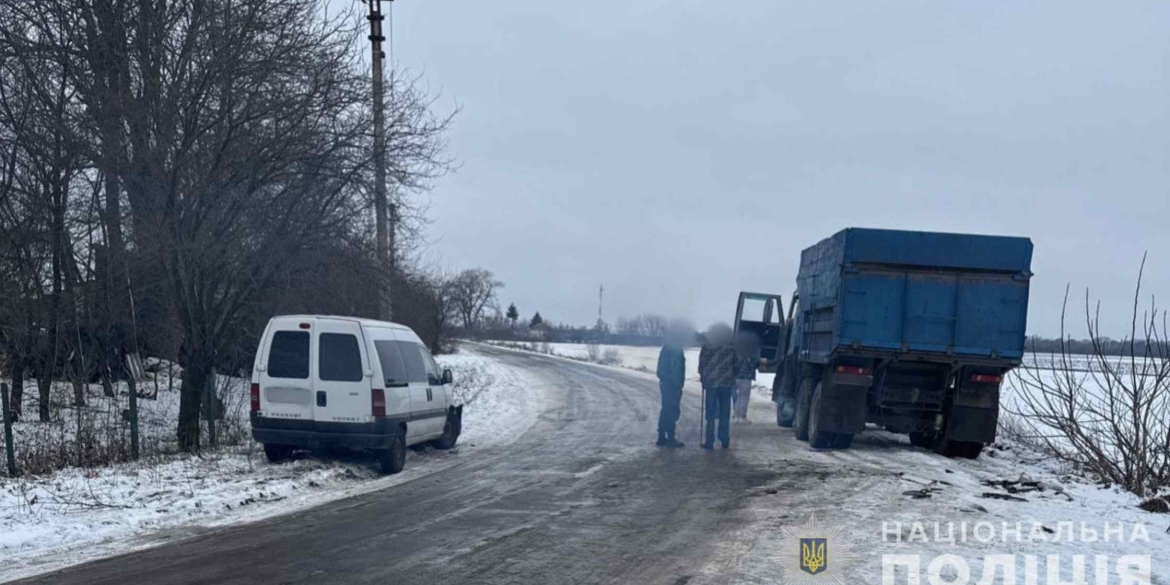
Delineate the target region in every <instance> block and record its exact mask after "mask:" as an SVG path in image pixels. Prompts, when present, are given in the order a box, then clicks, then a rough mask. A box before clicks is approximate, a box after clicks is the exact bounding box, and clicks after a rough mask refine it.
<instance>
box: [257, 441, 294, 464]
mask: <svg viewBox="0 0 1170 585" xmlns="http://www.w3.org/2000/svg"><path fill="white" fill-rule="evenodd" d="M292 450H293V449H292V445H277V444H276V443H264V456H265V457H267V458H268V462H269V463H280V462H281V461H284V460H285V459H288V458H289V457H291V456H292Z"/></svg>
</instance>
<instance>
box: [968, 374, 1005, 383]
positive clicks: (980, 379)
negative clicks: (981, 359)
mask: <svg viewBox="0 0 1170 585" xmlns="http://www.w3.org/2000/svg"><path fill="white" fill-rule="evenodd" d="M971 381H972V382H975V383H976V384H999V383H1000V382H1003V376H993V375H990V374H975V375H974V376H971Z"/></svg>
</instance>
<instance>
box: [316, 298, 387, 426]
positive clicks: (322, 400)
mask: <svg viewBox="0 0 1170 585" xmlns="http://www.w3.org/2000/svg"><path fill="white" fill-rule="evenodd" d="M314 335H315V337H316V341H317V343H316V347H317V369H316V373H315V375H314V377H313V386H314V387H313V405H314V412H315V418H316V420H317V422H319V423H322V422H325V423H329V422H340V423H357V422H370V421H372V420H373V410H372V407H371V404H370V377H369V376H368V375H367V374H368V373H369V371H370V367H369V365H368V364H369V363H370V362H369V357H368V356H367V355H366V344H365V343H364V342H363V338H362V330H361V325H360V324H359V323H358V322H356V321H346V320H342V319H319V320H318V321H317V328H316V332H315V333H314Z"/></svg>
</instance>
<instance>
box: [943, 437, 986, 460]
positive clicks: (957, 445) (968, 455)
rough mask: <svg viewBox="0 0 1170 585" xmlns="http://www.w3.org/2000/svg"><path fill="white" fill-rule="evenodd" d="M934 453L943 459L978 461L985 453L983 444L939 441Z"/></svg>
mask: <svg viewBox="0 0 1170 585" xmlns="http://www.w3.org/2000/svg"><path fill="white" fill-rule="evenodd" d="M934 452H935V453H938V454H939V455H942V456H943V457H952V458H955V457H959V458H962V459H978V458H979V455H980V454H981V453H983V443H975V442H971V441H949V440H946V439H939V441H938V443H937V444H936V445H935V447H934Z"/></svg>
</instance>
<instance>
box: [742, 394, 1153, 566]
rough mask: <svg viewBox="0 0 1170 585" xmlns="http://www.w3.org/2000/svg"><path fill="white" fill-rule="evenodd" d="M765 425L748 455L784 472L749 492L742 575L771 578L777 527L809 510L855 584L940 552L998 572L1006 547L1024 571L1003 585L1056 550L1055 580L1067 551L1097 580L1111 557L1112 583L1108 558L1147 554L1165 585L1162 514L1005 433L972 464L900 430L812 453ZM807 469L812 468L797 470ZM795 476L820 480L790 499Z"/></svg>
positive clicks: (765, 409)
mask: <svg viewBox="0 0 1170 585" xmlns="http://www.w3.org/2000/svg"><path fill="white" fill-rule="evenodd" d="M755 406H756V408H755V409H753V418H755V417H760V418H758V419H757V421H759V420H760V419H762V418H765V417H768V416H769V415H770V414H771V409H770V407H771V405H770V404H757V405H755ZM757 424H759V422H757ZM753 426H755V425H753ZM767 426H768V427H769V428H770V431H769V432H770V433H771V432H776V431H777V430H779V432H780V435H779V436H778V439H779V442H778V445H776V447H775V448H768V449H762V450H761V451H759V452H752V453H750V454H748V455H747V456H749V457H751V458H753V459H754V460H758V461H760V462H765V461H768V462H771V465H777V464H778V463H777V459H776V457H777V456H778V455H779V456H781V457H782V459H783V461H782V463H779V464H780V465H782V467H777V468H778V469H785V470H787V471H786V472H785V473H784V474H783V475H781V476H780V478H779V479H778V480H777V481H776V482H775V483H774V484H769V485H765V486H762V487H761V488H760V489H759V490H757V491H755V492H753V493H751V494H748V497H747V498H746V501H747V502H748V504H747V506H746V509H745V510H744V511H743V514H744V516H745V517H744V521H745V522H744V526H745V529H744V530H743V531H742V534H740V535H738V536H737V538H735V539H732V540H731V541H729V542H731V544H729V545H727V546H728V547H729V549H734V550H728V551H726V553H725V556H724V558H734V561H733V562H734V563H735V564H736V565H737V566H738V567H739V570H740V571H741V572H742V573H741V574H744V575H746V576H747V577H746V578H745V579H744V580H742V582H745V583H773V582H778V577H779V575H780V570H781V569H780V567H781V566H782V565H783V563H784V561H785V560H787V558H788V557H786V556H785V554H784V551H785V550H787V549H786V548H785V547H786V546H787V545H788V543H787V541H786V540H785V538H786V535H785V533H784V531H783V530H782V528H784V527H793V526H801V525H804V524H805V523H806V522H808V521H809V515H808V511H810V510H811V511H813V512H814V513H815V515H816V519H817V520H818V521H820V522H822V523H823V524H825V525H828V526H830V527H833V526H836V527H841V528H842V529H843V537H844V538H845V539H846V542H847V543H848V544H850V545H851V547H850V548H851V549H852V552H854V553H856V556H855V558H854V560H853V563H856V566H858V567H859V568H860V569H861V570H858V571H856V572H855V573H854V574H855V575H857V576H858V577H859V578H858V579H856V582H858V583H872V584H877V583H882V582H883V581H882V561H883V556H885V555H890V556H902V557H907V558H908V557H913V558H915V559H918V560H920V562H921V569H922V571H925V570H926V569H927V565H928V564H929V563H930V562H931V561H933V560H934V559H936V558H938V557H939V556H941V555H956V556H957V557H959V558H961V559H963V561H964V562H965V563H967V564H968V565H969V567H970V569H971V579H970V581H969V582H970V583H975V582H977V581H978V580H979V579H980V576H981V575H984V574H985V573H984V572H985V571H986V570H988V569H992V571H993V572H994V570H995V569H993V567H992V565H993V564H995V562H996V560H995V559H996V558H998V559H1000V560H1002V559H1004V558H1007V557H1005V556H1003V555H1014V556H1013V557H1012V558H1013V559H1014V562H1015V563H1017V564H1018V567H1017V570H1019V571H1021V572H1020V574H1019V581H1007V582H1020V583H1023V582H1024V573H1023V572H1022V571H1023V570H1024V562H1025V558H1026V556H1029V555H1030V556H1033V557H1035V558H1036V559H1037V560H1038V564H1039V571H1040V573H1041V575H1045V574H1047V563H1049V562H1050V558H1049V555H1054V556H1053V557H1052V558H1053V559H1058V561H1057V562H1058V563H1059V565H1060V569H1059V571H1060V573H1059V574H1060V576H1061V577H1062V578H1063V580H1062V581H1060V582H1070V583H1072V582H1076V581H1075V579H1074V578H1073V574H1072V570H1073V569H1074V567H1075V566H1076V565H1077V564H1078V563H1080V562H1081V561H1080V560H1078V558H1077V557H1075V556H1074V555H1083V557H1084V563H1085V564H1084V566H1085V567H1086V568H1087V573H1086V574H1087V575H1090V577H1089V579H1090V580H1089V581H1086V582H1093V581H1092V580H1091V579H1092V577H1091V575H1093V574H1094V571H1095V563H1096V562H1097V555H1106V556H1108V557H1109V559H1110V560H1109V563H1110V565H1109V573H1110V575H1112V577H1111V578H1112V579H1113V580H1112V581H1110V582H1117V580H1116V579H1117V577H1116V572H1115V565H1114V563H1116V562H1117V561H1118V560H1119V559H1120V558H1122V557H1123V556H1126V555H1147V556H1148V557H1149V559H1150V566H1151V573H1152V581H1149V582H1152V583H1154V584H1155V585H1167V584H1170V516H1167V515H1165V514H1154V513H1150V512H1145V511H1143V510H1141V509H1140V508H1139V507H1138V504H1139V503H1140V501H1141V500H1140V498H1138V497H1137V496H1134V495H1133V494H1131V493H1128V492H1125V491H1124V490H1121V489H1120V488H1118V487H1117V486H1111V485H1102V484H1098V483H1095V482H1092V481H1090V480H1088V479H1085V478H1082V477H1079V476H1077V475H1075V474H1072V473H1070V472H1069V470H1068V469H1065V468H1063V467H1062V466H1061V465H1059V464H1058V463H1056V462H1055V461H1053V460H1052V459H1050V458H1047V457H1045V456H1044V455H1042V454H1039V453H1036V452H1034V451H1032V450H1030V449H1029V448H1027V447H1026V446H1023V445H1019V444H1016V443H1013V442H1012V441H1010V440H1003V441H997V442H996V444H995V445H993V446H991V447H989V448H988V449H987V450H986V452H985V453H984V455H983V456H982V457H980V458H979V459H977V460H967V459H947V458H944V457H941V456H939V455H936V454H934V453H931V452H930V451H928V450H926V449H921V448H917V447H911V446H910V445H909V441H908V440H907V439H906V437H904V436H901V435H895V434H893V433H888V432H886V431H882V430H878V429H875V428H870V429H868V430H867V431H866V432H865V433H864V434H861V435H858V437H857V439H856V440H855V442H854V445H853V448H851V449H849V450H846V451H814V450H811V449H809V448H808V446H807V445H806V444H804V443H799V442H797V441H796V439H795V437H794V436H793V435H792V434H791V432H790V431H787V430H785V429H776V427H774V426H772V425H771V424H768V425H767ZM810 469H811V470H817V471H814V472H812V473H811V474H808V475H802V473H804V471H803V470H810ZM795 482H812V483H813V484H814V485H816V486H817V488H816V489H815V490H802V491H800V492H799V493H798V494H797V495H795V496H793V492H792V489H791V487H788V486H790V485H791V484H793V483H795ZM826 494H828V496H827V497H826ZM794 508H798V509H801V510H803V512H802V513H800V514H796V513H793V509H794ZM747 527H750V528H747ZM1121 527H1124V528H1123V531H1124V537H1119V536H1118V534H1117V533H1116V532H1114V533H1113V534H1112V537H1111V538H1109V539H1108V540H1107V539H1106V536H1105V532H1106V530H1107V529H1108V530H1117V529H1120V528H1121ZM1139 527H1140V528H1139ZM1135 531H1136V537H1135ZM1086 535H1087V536H1086ZM951 537H953V541H952V539H951ZM838 550H839V551H840V550H843V547H842V545H841V544H838ZM903 575H905V573H904V568H903V569H902V570H901V572H899V577H898V579H897V580H896V581H897V582H899V583H904V582H907V580H906V577H905V576H903ZM957 576H958V574H957V573H953V572H952V573H950V574H947V573H944V574H943V575H942V577H943V578H944V579H943V581H942V582H964V581H963V580H962V579H961V578H959V579H958V580H957V581H956V578H957ZM1043 578H1044V577H1043V576H1042V577H1041V579H1043ZM922 582H924V583H925V582H926V579H922ZM995 582H1001V581H998V580H997V581H995ZM1047 582H1049V583H1055V582H1057V580H1054V579H1049V580H1048V581H1047ZM1098 582H1100V583H1104V582H1105V581H1098ZM1135 582H1137V581H1135Z"/></svg>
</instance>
